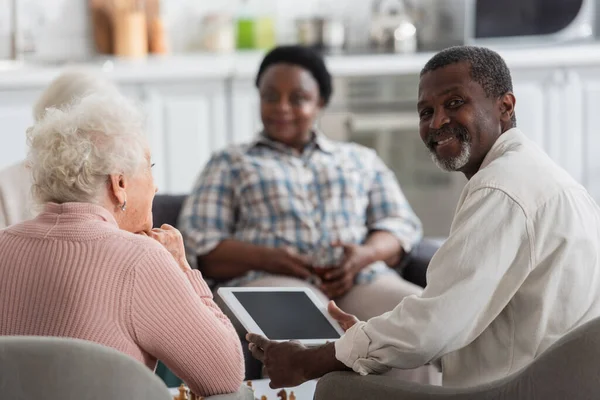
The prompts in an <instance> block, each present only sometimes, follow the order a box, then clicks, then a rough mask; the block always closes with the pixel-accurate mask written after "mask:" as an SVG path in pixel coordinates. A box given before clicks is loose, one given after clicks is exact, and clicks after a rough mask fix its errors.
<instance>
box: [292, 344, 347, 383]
mask: <svg viewBox="0 0 600 400" xmlns="http://www.w3.org/2000/svg"><path fill="white" fill-rule="evenodd" d="M299 358H300V359H299V360H298V363H299V365H301V367H302V369H303V371H304V372H303V374H304V378H305V379H306V380H311V379H317V378H320V377H322V376H323V375H326V374H328V373H330V372H333V371H347V370H350V368H348V367H347V366H346V365H345V364H344V363H342V362H341V361H339V360H338V359H337V358H336V357H335V344H334V343H327V344H326V345H324V346H320V347H315V348H311V349H307V350H306V351H303V352H302V353H301V354H300V355H299Z"/></svg>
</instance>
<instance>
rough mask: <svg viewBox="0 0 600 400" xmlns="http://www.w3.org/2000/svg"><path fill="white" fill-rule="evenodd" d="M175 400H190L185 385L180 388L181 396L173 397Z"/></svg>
mask: <svg viewBox="0 0 600 400" xmlns="http://www.w3.org/2000/svg"><path fill="white" fill-rule="evenodd" d="M173 400H190V398H189V397H188V390H187V388H186V387H185V385H184V384H183V383H182V384H181V385H180V386H179V396H175V397H173Z"/></svg>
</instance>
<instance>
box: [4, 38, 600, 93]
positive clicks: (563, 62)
mask: <svg viewBox="0 0 600 400" xmlns="http://www.w3.org/2000/svg"><path fill="white" fill-rule="evenodd" d="M497 50H498V51H499V53H500V54H501V55H502V56H503V57H504V59H505V60H506V62H507V63H508V65H509V67H510V68H513V69H516V68H520V69H528V68H531V69H534V68H544V67H571V66H577V67H586V66H600V43H586V44H579V45H563V46H548V47H536V48H518V49H514V48H513V49H509V48H505V49H497ZM433 54H434V53H416V54H410V55H402V54H366V53H365V54H338V55H327V56H326V61H327V65H328V66H329V69H330V72H331V73H332V74H333V75H335V76H338V77H339V76H368V75H390V74H395V75H397V74H416V73H418V72H419V71H420V69H421V68H422V67H423V65H424V64H425V63H426V62H427V60H428V59H429V58H430V57H431V56H432V55H433ZM263 55H264V53H263V52H253V51H251V52H236V53H230V54H210V53H195V54H185V55H168V56H160V57H158V56H151V57H148V58H145V59H140V60H127V59H119V58H106V57H98V58H92V59H89V60H85V61H79V62H69V63H56V62H54V63H42V62H24V63H13V62H11V61H7V62H4V61H0V88H2V89H11V88H13V89H17V88H18V89H22V88H27V87H32V88H35V87H40V86H44V85H46V84H47V83H49V82H50V81H51V80H52V79H53V78H54V77H56V76H57V75H58V74H59V73H60V72H61V71H62V70H63V69H64V68H67V67H87V68H91V69H97V70H99V71H103V73H105V74H106V76H108V77H109V78H111V79H114V80H115V81H117V82H120V83H140V82H149V81H150V82H154V83H156V82H170V81H181V80H182V79H195V80H202V79H206V80H215V79H240V80H246V79H253V77H254V75H255V73H256V71H257V70H258V66H259V64H260V61H261V59H262V57H263Z"/></svg>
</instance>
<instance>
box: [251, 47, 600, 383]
mask: <svg viewBox="0 0 600 400" xmlns="http://www.w3.org/2000/svg"><path fill="white" fill-rule="evenodd" d="M515 103H516V101H515V96H514V94H513V93H512V81H511V77H510V72H509V70H508V67H507V66H506V64H505V62H504V60H503V59H502V58H501V57H500V56H499V55H498V54H497V53H495V52H493V51H491V50H488V49H485V48H478V47H468V46H464V47H453V48H449V49H446V50H444V51H442V52H440V53H438V54H437V55H435V56H434V57H433V58H432V59H431V60H430V61H429V62H428V63H427V64H426V65H425V67H424V68H423V70H422V72H421V80H420V83H419V101H418V112H419V116H420V135H421V138H422V139H423V141H424V143H425V145H426V146H427V147H428V148H429V150H430V151H431V155H432V158H433V160H434V162H435V163H436V164H437V165H439V166H440V167H441V168H442V169H444V170H448V171H460V172H462V173H463V174H464V175H465V176H466V177H467V178H468V179H469V182H468V183H467V184H466V186H465V188H464V190H463V193H462V195H461V197H460V200H459V204H458V207H457V210H456V214H455V216H454V220H453V223H452V227H451V232H450V236H449V237H448V240H447V241H446V242H445V244H444V245H443V246H442V247H441V248H440V250H439V251H438V252H437V254H436V255H435V256H434V258H433V259H432V261H431V263H430V265H429V270H428V273H427V281H428V286H427V287H426V288H425V290H424V291H423V293H422V294H421V295H420V296H410V297H407V298H405V299H404V300H402V302H401V303H400V304H399V305H398V306H397V307H396V308H395V309H394V310H392V311H390V312H388V313H385V314H383V315H381V316H379V317H375V318H372V319H370V320H369V321H367V322H359V321H358V320H357V319H356V318H355V317H353V316H352V315H349V314H346V313H344V312H342V311H341V310H340V309H338V308H337V307H336V306H335V304H333V303H331V304H330V305H329V310H330V313H331V314H332V315H333V316H334V317H335V318H336V319H338V320H339V321H340V322H341V323H342V326H343V327H344V328H345V329H347V330H346V333H345V334H344V336H343V337H342V338H341V339H340V340H338V341H337V342H336V343H331V344H328V345H325V346H322V347H318V348H313V349H307V348H304V347H303V346H301V345H299V344H297V343H291V342H287V343H275V342H270V341H268V340H266V339H265V338H262V337H259V336H257V335H253V334H250V335H248V339H249V341H250V342H251V343H250V350H251V351H252V353H253V354H254V356H255V357H257V358H259V359H261V360H264V363H265V365H266V368H267V370H268V373H269V376H270V378H271V381H272V386H274V387H281V386H293V385H297V384H299V383H301V382H303V381H305V380H307V379H313V378H317V377H320V376H322V375H324V374H326V373H327V372H330V371H334V370H341V369H348V368H351V369H353V370H354V371H356V372H358V373H360V374H374V373H382V372H385V371H387V370H388V369H390V368H402V369H409V368H416V367H418V366H422V365H425V364H427V363H436V364H439V365H441V367H442V370H443V384H444V386H453V387H467V386H473V385H477V384H480V383H485V382H490V381H493V380H496V379H499V378H502V377H505V376H507V375H509V374H511V373H513V372H515V371H517V370H519V369H521V368H523V367H524V366H525V365H527V364H528V363H530V362H531V361H532V360H533V359H535V358H536V357H538V356H539V355H540V354H541V353H543V352H544V351H545V350H546V349H547V348H548V347H550V345H552V344H553V343H554V342H556V341H557V340H558V339H559V338H560V337H562V336H563V335H565V334H566V333H567V332H569V331H571V330H572V329H574V328H576V327H578V326H580V325H582V324H584V323H585V322H587V321H589V320H591V319H593V318H596V317H598V316H600V265H599V264H600V209H599V208H598V206H597V205H596V203H595V202H594V200H593V199H592V198H591V197H590V195H589V194H588V193H587V191H586V190H585V189H584V188H583V187H582V186H581V185H579V184H578V183H577V182H575V181H574V180H573V179H572V178H571V177H570V176H569V175H568V174H567V173H566V172H565V171H564V170H562V169H561V168H560V167H558V166H557V165H556V164H555V163H554V162H553V161H552V160H551V159H550V158H549V157H548V156H547V155H546V154H544V152H543V151H542V150H541V149H539V148H538V147H537V146H536V145H535V144H534V143H533V142H531V141H530V140H529V139H528V138H527V137H526V134H525V133H523V132H521V131H519V130H518V129H517V128H516V118H515ZM565 134H568V132H565ZM440 201H443V199H440Z"/></svg>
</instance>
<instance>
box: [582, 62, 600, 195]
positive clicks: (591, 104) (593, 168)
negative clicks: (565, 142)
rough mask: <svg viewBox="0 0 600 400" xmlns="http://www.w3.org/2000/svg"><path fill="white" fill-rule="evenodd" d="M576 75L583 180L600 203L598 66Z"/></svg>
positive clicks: (599, 79) (599, 97)
mask: <svg viewBox="0 0 600 400" xmlns="http://www.w3.org/2000/svg"><path fill="white" fill-rule="evenodd" d="M578 76H579V78H580V79H581V87H582V91H581V98H582V106H581V110H582V130H583V146H584V151H583V154H582V160H583V164H584V173H583V176H584V178H583V182H584V185H585V186H586V187H587V189H588V190H589V192H590V193H591V195H592V196H593V197H594V199H596V201H597V202H599V203H600V129H599V127H600V68H597V67H595V68H587V69H581V70H579V71H578Z"/></svg>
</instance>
